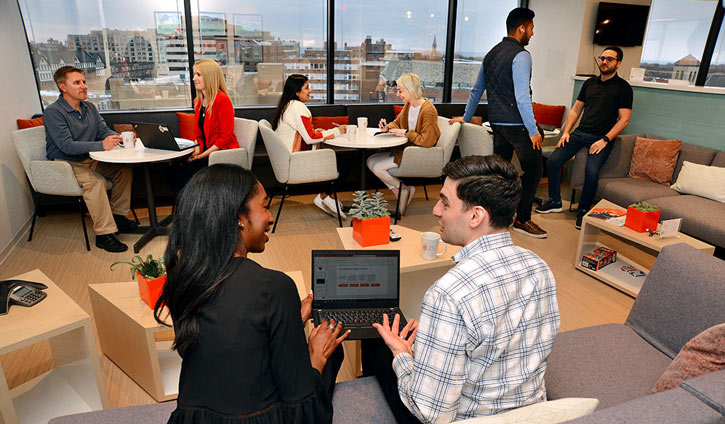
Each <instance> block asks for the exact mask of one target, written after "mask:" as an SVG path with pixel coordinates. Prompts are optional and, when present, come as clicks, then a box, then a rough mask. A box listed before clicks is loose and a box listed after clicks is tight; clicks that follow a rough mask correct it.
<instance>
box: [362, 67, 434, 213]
mask: <svg viewBox="0 0 725 424" xmlns="http://www.w3.org/2000/svg"><path fill="white" fill-rule="evenodd" d="M396 83H397V85H398V92H397V95H398V97H400V99H401V100H403V101H404V102H405V106H403V110H402V111H400V113H399V114H398V116H397V117H396V118H395V121H393V122H391V123H389V124H388V123H387V122H386V121H385V119H381V120H380V123H379V124H378V127H380V130H381V131H383V132H388V131H389V132H391V133H394V134H398V135H401V136H404V137H406V138H407V139H408V142H407V143H405V144H404V145H402V146H400V147H397V148H395V149H394V150H393V151H392V152H383V153H376V154H374V155H372V156H370V157H369V158H368V161H367V165H368V168H369V169H370V171H372V172H373V174H375V175H376V176H377V177H378V178H380V181H382V182H383V183H385V185H386V186H388V188H389V189H390V190H391V191H392V192H393V194H395V197H398V196H401V197H400V213H401V214H404V213H405V210H406V209H407V207H408V204H409V203H410V200H411V199H412V198H413V194H414V193H415V187H409V186H407V185H405V184H403V185H402V187H401V184H400V180H399V179H398V178H396V177H394V176H392V175H390V173H389V172H388V171H389V170H390V169H392V168H397V167H398V166H400V160H401V159H402V158H403V150H404V149H405V148H406V147H408V146H420V147H433V146H435V144H436V143H437V142H438V137H440V135H441V130H440V128H438V111H437V110H436V108H435V106H433V103H431V102H430V101H429V100H428V99H426V98H425V97H423V93H422V91H421V89H420V78H418V75H416V74H403V75H401V76H400V78H398V80H397V81H396ZM399 187H400V191H401V193H398V190H399Z"/></svg>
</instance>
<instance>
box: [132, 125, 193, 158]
mask: <svg viewBox="0 0 725 424" xmlns="http://www.w3.org/2000/svg"><path fill="white" fill-rule="evenodd" d="M131 125H133V129H134V131H136V136H137V137H138V138H140V139H141V142H142V143H143V145H144V147H146V148H147V149H161V150H173V151H175V152H180V151H182V150H187V149H191V148H194V147H196V146H198V145H199V144H198V143H196V142H194V141H191V140H181V139H178V140H177V139H176V138H174V135H173V134H171V131H170V130H169V127H167V126H166V125H161V124H150V123H146V122H132V123H131Z"/></svg>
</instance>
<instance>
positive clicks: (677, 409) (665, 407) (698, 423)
mask: <svg viewBox="0 0 725 424" xmlns="http://www.w3.org/2000/svg"><path fill="white" fill-rule="evenodd" d="M567 423H570V424H612V423H617V424H681V423H688V424H722V416H721V415H720V414H718V413H717V411H715V410H714V409H712V408H710V407H709V406H707V405H706V404H704V403H702V402H701V401H700V400H698V399H697V398H696V397H694V396H692V395H691V394H689V393H688V392H686V391H685V390H683V389H680V388H677V389H673V390H668V391H666V392H662V393H657V394H654V395H650V396H645V397H641V398H638V399H634V400H630V401H628V402H625V403H623V404H621V405H618V406H617V407H615V408H609V409H605V410H600V411H598V412H595V413H593V414H591V415H587V416H585V417H581V418H577V419H575V420H572V421H567Z"/></svg>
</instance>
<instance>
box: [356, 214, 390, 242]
mask: <svg viewBox="0 0 725 424" xmlns="http://www.w3.org/2000/svg"><path fill="white" fill-rule="evenodd" d="M352 238H353V239H355V241H357V242H358V243H360V246H363V247H367V246H377V245H380V244H388V243H390V217H389V216H384V217H382V218H370V219H357V218H353V219H352Z"/></svg>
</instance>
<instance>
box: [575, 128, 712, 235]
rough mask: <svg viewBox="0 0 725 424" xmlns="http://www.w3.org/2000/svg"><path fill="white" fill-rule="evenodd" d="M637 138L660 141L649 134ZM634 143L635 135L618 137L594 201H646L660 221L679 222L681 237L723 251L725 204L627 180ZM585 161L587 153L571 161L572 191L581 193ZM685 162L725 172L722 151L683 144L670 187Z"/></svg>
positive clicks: (667, 188)
mask: <svg viewBox="0 0 725 424" xmlns="http://www.w3.org/2000/svg"><path fill="white" fill-rule="evenodd" d="M640 136H642V137H647V138H656V139H659V138H662V137H658V136H654V135H651V134H640ZM636 139H637V135H623V136H620V137H617V139H616V140H615V142H614V147H613V148H612V152H611V154H610V155H609V158H607V161H606V162H605V163H604V166H603V167H602V170H601V172H600V173H599V177H600V178H599V186H598V187H597V197H599V198H601V199H607V200H609V201H611V202H614V203H616V204H618V205H620V206H622V207H627V206H628V205H630V204H632V203H635V202H640V201H643V200H646V201H647V202H650V203H652V204H655V205H657V206H659V208H660V209H661V211H662V212H661V214H660V220H663V219H672V218H682V229H681V231H682V232H683V233H685V234H688V235H690V236H692V237H695V238H698V239H700V240H703V241H705V242H707V243H710V244H712V245H715V246H719V247H720V248H723V247H725V226H724V225H722V223H723V222H725V204H723V203H720V202H716V201H714V200H709V199H705V198H703V197H699V196H693V195H682V194H680V193H678V192H677V191H675V190H673V189H671V188H669V187H667V186H665V185H662V184H657V183H653V182H650V181H644V180H640V179H636V178H628V177H627V174H628V173H629V163H630V162H631V160H632V152H633V151H634V143H635V141H636ZM586 158H587V152H586V149H582V150H580V151H579V152H578V153H577V154H576V157H575V158H574V169H573V172H572V178H571V188H572V189H573V190H580V189H581V188H582V186H583V185H584V166H585V164H586ZM684 161H688V162H692V163H697V164H701V165H709V166H719V167H724V168H725V151H722V150H715V149H710V148H707V147H701V146H696V145H693V144H688V143H684V142H683V143H682V149H681V150H680V154H679V157H678V158H677V165H676V166H675V172H674V174H673V175H672V180H671V183H674V182H675V181H677V176H678V175H679V174H680V170H681V169H682V163H683V162H684ZM573 197H574V196H572V202H573Z"/></svg>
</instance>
